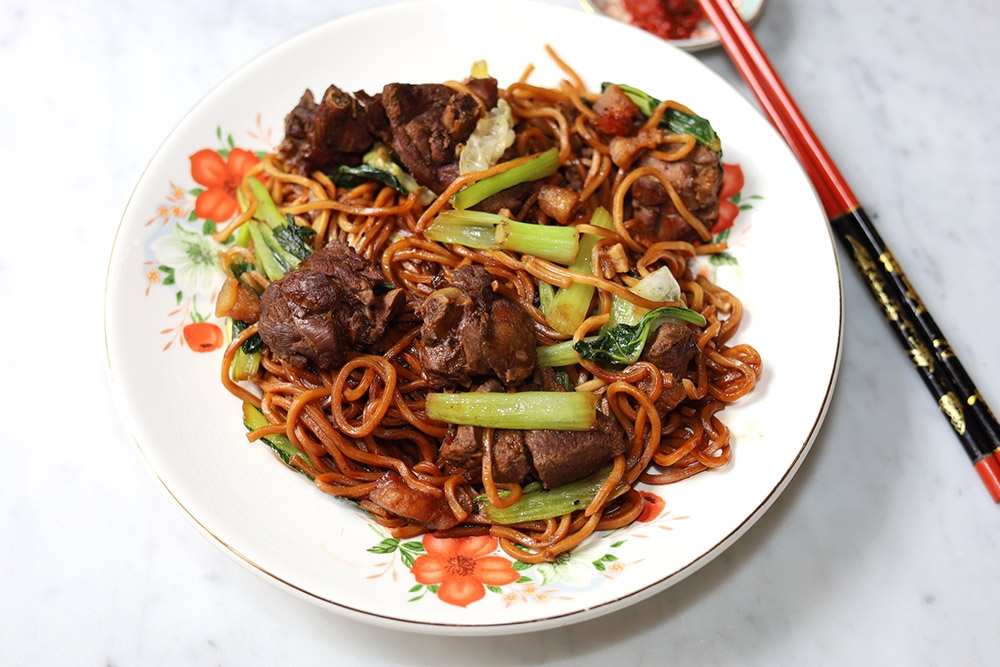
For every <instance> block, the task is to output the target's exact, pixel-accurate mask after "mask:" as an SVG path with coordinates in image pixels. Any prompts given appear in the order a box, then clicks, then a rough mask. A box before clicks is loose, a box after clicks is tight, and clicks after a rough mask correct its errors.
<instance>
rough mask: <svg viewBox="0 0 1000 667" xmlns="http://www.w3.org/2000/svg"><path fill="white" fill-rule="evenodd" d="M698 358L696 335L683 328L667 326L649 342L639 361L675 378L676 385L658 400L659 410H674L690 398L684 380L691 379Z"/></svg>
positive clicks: (673, 324)
mask: <svg viewBox="0 0 1000 667" xmlns="http://www.w3.org/2000/svg"><path fill="white" fill-rule="evenodd" d="M697 354H698V345H697V343H695V340H694V334H692V333H691V329H689V328H688V327H686V326H684V325H683V324H675V323H673V322H664V323H663V324H661V325H660V326H659V327H657V328H656V330H655V331H654V332H653V334H652V335H651V336H650V337H649V340H648V341H647V342H646V347H645V349H644V350H643V351H642V355H641V356H640V357H639V359H640V360H642V361H648V362H650V363H652V364H654V365H655V366H656V367H657V368H659V369H660V370H661V371H663V372H664V373H670V374H671V375H672V376H673V377H672V380H673V383H672V384H671V385H669V386H665V387H663V389H662V390H661V391H660V396H659V398H657V400H656V405H657V407H658V408H659V409H660V410H662V411H663V412H669V411H670V410H673V409H674V408H676V407H677V406H678V404H680V402H681V401H683V400H684V399H685V398H686V397H687V392H686V391H685V390H684V386H683V385H682V384H681V380H682V379H683V378H684V377H686V376H687V369H688V365H690V363H691V360H692V359H694V358H695V355H697Z"/></svg>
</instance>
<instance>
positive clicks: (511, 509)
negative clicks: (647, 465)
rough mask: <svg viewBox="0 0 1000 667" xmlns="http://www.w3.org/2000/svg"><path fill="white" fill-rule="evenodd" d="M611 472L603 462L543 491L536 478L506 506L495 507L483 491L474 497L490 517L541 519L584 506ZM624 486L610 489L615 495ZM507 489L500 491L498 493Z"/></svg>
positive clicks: (504, 521) (504, 520) (512, 520)
mask: <svg viewBox="0 0 1000 667" xmlns="http://www.w3.org/2000/svg"><path fill="white" fill-rule="evenodd" d="M609 474H611V466H606V467H604V468H603V469H601V470H598V471H597V472H596V473H594V474H593V475H591V476H590V477H586V478H584V479H581V480H578V481H576V482H570V483H569V484H564V485H562V486H557V487H556V488H554V489H551V490H549V491H545V490H544V489H542V485H541V484H539V483H537V482H532V483H531V484H527V485H525V487H524V488H523V489H522V494H521V497H520V498H519V499H518V501H517V502H515V503H514V504H512V505H510V506H508V507H503V508H500V507H494V506H493V505H492V504H490V502H489V499H488V498H487V497H486V495H485V494H483V495H480V496H478V497H477V498H476V500H477V501H478V503H479V508H480V512H481V513H482V514H484V515H485V516H486V517H487V518H488V519H489V520H490V521H493V522H495V523H499V524H505V525H508V524H512V523H521V522H523V521H541V520H543V519H550V518H553V517H557V516H562V515H563V514H569V513H570V512H573V511H575V510H582V509H585V508H586V507H587V506H588V505H590V503H591V501H592V500H593V499H594V497H595V496H596V495H597V492H598V491H600V489H601V486H602V485H603V484H604V482H605V480H607V478H608V475H609ZM626 490H627V487H626V486H625V485H624V484H619V486H618V487H617V488H615V490H614V491H613V492H612V495H611V497H612V498H616V497H618V496H619V495H621V494H622V493H623V492H625V491H626ZM507 493H509V492H505V491H501V492H500V494H501V496H505V495H507Z"/></svg>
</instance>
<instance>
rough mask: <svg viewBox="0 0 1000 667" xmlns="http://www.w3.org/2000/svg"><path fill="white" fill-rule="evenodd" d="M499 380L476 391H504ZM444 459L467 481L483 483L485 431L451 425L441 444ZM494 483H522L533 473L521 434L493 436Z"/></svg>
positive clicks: (496, 432) (501, 432) (501, 431)
mask: <svg viewBox="0 0 1000 667" xmlns="http://www.w3.org/2000/svg"><path fill="white" fill-rule="evenodd" d="M503 390H504V388H503V384H501V383H500V381H499V380H495V379H492V378H491V379H489V380H487V381H486V382H484V383H483V384H481V385H480V386H479V387H477V388H476V391H481V392H489V391H503ZM441 458H443V459H444V460H445V461H447V462H448V463H450V464H452V465H454V466H457V467H459V468H461V469H462V473H463V475H464V476H465V478H466V480H468V481H469V482H471V483H473V484H478V483H479V482H481V481H482V470H483V429H481V428H480V427H478V426H468V425H464V424H462V425H451V426H450V427H449V428H448V433H447V435H446V436H445V439H444V442H443V443H442V444H441ZM492 459H493V479H494V481H497V482H501V483H503V482H522V481H524V480H525V479H526V478H527V477H528V475H529V473H530V472H531V462H530V461H529V460H528V452H527V450H526V449H525V448H524V437H523V435H522V434H521V432H520V431H511V430H506V429H496V430H494V432H493V449H492Z"/></svg>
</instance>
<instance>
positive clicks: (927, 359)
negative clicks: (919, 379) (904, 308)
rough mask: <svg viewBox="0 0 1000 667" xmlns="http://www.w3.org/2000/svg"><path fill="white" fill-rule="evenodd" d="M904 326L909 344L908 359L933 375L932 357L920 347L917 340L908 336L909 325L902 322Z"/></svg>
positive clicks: (925, 349)
mask: <svg viewBox="0 0 1000 667" xmlns="http://www.w3.org/2000/svg"><path fill="white" fill-rule="evenodd" d="M904 326H905V327H906V329H907V335H906V341H907V342H908V343H909V344H910V349H909V350H908V352H909V355H910V357H911V358H912V359H913V365H914V366H917V367H919V368H926V369H928V371H930V372H931V373H933V372H934V357H933V356H932V355H930V354H929V353H928V352H927V348H925V347H924V346H923V345H921V344H920V342H919V341H918V340H916V339H915V338H914V337H913V336H911V335H910V333H909V332H910V326H909V323H908V322H904Z"/></svg>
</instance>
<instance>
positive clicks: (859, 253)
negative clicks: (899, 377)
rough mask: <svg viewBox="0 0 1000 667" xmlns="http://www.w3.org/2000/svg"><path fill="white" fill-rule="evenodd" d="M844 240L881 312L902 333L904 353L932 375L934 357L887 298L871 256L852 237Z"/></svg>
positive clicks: (901, 312) (890, 298) (897, 305)
mask: <svg viewBox="0 0 1000 667" xmlns="http://www.w3.org/2000/svg"><path fill="white" fill-rule="evenodd" d="M845 238H846V239H847V241H848V243H850V244H851V250H852V251H853V253H854V263H855V264H857V266H858V268H859V269H861V272H862V273H863V274H864V276H865V279H866V280H867V281H868V285H869V286H870V287H871V289H872V292H874V294H875V297H876V298H877V299H878V302H879V304H880V305H881V306H882V312H884V313H885V316H886V317H887V318H889V321H890V322H895V323H896V326H898V327H899V329H900V330H901V331H903V334H904V336H905V338H906V343H907V345H908V346H909V347H908V349H907V350H906V352H907V354H909V355H910V359H911V360H912V361H913V365H914V366H916V367H918V368H926V369H927V372H928V373H931V374H932V375H933V374H934V355H933V354H931V352H930V350H928V349H927V348H926V347H925V346H924V345H923V344H921V343H920V340H919V339H918V338H917V335H916V332H915V331H914V328H913V325H912V324H911V323H910V321H909V320H908V319H907V318H906V317H904V316H903V311H902V310H901V309H900V307H899V304H898V303H896V301H895V299H893V298H892V297H891V296H889V294H888V293H887V292H886V290H885V283H884V282H883V281H882V278H881V277H880V276H879V273H878V265H877V264H876V263H875V262H874V261H873V260H872V257H871V255H870V254H868V250H866V249H865V247H864V246H862V245H861V244H860V243H858V242H857V240H856V239H855V238H854V237H853V236H850V235H848V236H846V237H845ZM883 257H884V256H883ZM890 257H891V256H890ZM892 261H895V260H892ZM882 263H883V266H885V259H883V260H882Z"/></svg>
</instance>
